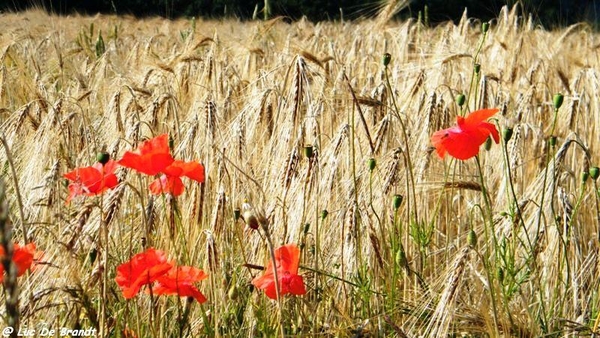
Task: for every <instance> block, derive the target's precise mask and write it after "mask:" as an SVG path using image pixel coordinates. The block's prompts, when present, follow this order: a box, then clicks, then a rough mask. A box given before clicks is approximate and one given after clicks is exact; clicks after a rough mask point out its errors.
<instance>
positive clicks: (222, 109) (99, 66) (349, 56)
mask: <svg viewBox="0 0 600 338" xmlns="http://www.w3.org/2000/svg"><path fill="white" fill-rule="evenodd" d="M517 14H518V12H517V11H516V10H512V11H511V10H509V9H506V8H504V9H503V10H502V11H501V12H500V13H498V18H497V19H496V20H494V21H492V22H491V23H490V29H489V31H488V32H487V33H486V34H485V36H484V34H483V33H482V30H481V22H479V21H478V20H475V19H470V18H467V17H466V16H465V17H463V19H462V20H461V21H460V22H459V23H458V24H453V23H448V24H442V25H439V26H436V27H428V26H426V25H424V24H423V23H420V22H417V21H415V20H412V21H406V22H395V21H389V20H386V21H381V20H367V19H365V20H358V21H355V22H323V23H318V24H316V23H311V22H308V21H305V20H300V21H297V22H294V23H291V24H290V23H286V22H285V20H283V19H281V18H276V19H273V20H271V21H250V22H239V21H236V20H232V19H230V20H222V21H209V20H201V19H197V20H183V19H181V20H175V21H168V20H164V19H159V18H148V19H133V18H128V17H117V16H106V15H97V16H94V17H86V16H65V17H59V16H51V15H48V14H46V13H44V12H42V11H29V12H25V13H19V14H15V13H3V14H0V23H1V26H2V27H3V30H2V32H0V126H1V127H0V137H2V141H3V147H0V148H1V150H0V172H1V180H2V181H3V183H4V190H5V195H4V196H5V197H3V199H4V200H5V202H6V204H5V208H6V207H7V208H8V209H7V210H5V211H6V212H7V213H8V220H7V219H4V220H2V221H1V222H0V223H2V225H3V227H4V228H8V227H12V231H13V239H14V241H15V242H19V243H24V242H25V241H27V242H29V241H33V242H35V244H36V246H37V248H38V250H41V251H43V257H42V258H41V259H40V261H39V262H38V264H37V266H36V267H35V269H34V270H33V271H31V272H29V273H27V274H26V275H24V276H22V277H19V278H18V280H17V282H18V286H19V294H20V296H19V305H18V306H19V308H18V314H19V317H20V325H21V327H25V328H30V329H35V330H37V332H38V333H39V332H40V330H41V328H43V327H49V328H61V327H66V328H71V329H73V328H82V329H87V328H96V329H98V331H97V332H102V333H103V335H105V336H113V337H132V336H134V335H135V336H138V337H177V336H189V337H198V336H217V337H219V336H221V337H228V336H230V337H231V336H233V337H238V336H239V337H255V336H283V335H285V336H315V337H321V336H323V337H384V336H386V337H387V336H389V337H444V336H449V337H456V336H475V337H480V336H491V337H495V336H504V337H540V336H551V337H562V336H590V335H595V334H596V332H600V331H598V330H599V329H598V326H599V325H598V324H599V321H598V317H599V315H600V299H599V292H600V284H599V278H598V264H599V262H598V250H599V242H598V241H599V237H600V231H599V227H600V213H599V204H598V203H599V202H598V201H599V199H600V192H599V190H598V185H597V182H596V180H594V179H593V177H592V178H588V179H587V180H583V179H582V173H583V172H590V171H592V170H590V168H593V167H596V166H598V165H599V164H600V157H599V156H598V150H599V149H598V141H599V137H600V97H599V96H598V95H599V93H600V35H599V34H598V33H597V32H594V31H593V30H592V29H591V28H590V27H589V26H587V25H586V24H583V23H582V24H577V25H574V26H571V27H567V28H564V29H561V30H555V31H546V30H544V29H542V28H540V27H537V26H535V25H534V24H532V21H531V20H527V18H523V17H520V16H519V15H517ZM384 53H390V55H391V62H390V63H389V65H388V66H387V67H386V66H384V64H383V63H382V56H383V55H384ZM475 64H479V65H480V71H479V72H474V68H475V66H474V65H475ZM557 93H562V94H563V95H564V103H563V105H562V106H561V107H560V108H559V109H557V110H556V112H557V115H556V119H555V120H554V116H555V115H554V112H555V109H554V105H553V97H554V95H555V94H557ZM459 94H464V95H466V104H465V105H464V107H463V109H464V110H465V111H474V110H477V109H480V108H498V109H500V112H499V113H497V115H496V116H495V117H494V119H492V121H493V122H494V124H497V126H498V128H499V130H504V129H507V128H510V129H511V130H513V135H512V138H510V140H508V142H504V141H501V143H500V144H493V145H492V147H491V149H490V150H489V151H486V150H484V149H483V147H482V149H481V151H480V154H479V156H478V159H477V161H475V160H466V161H457V160H452V159H451V158H448V157H447V158H445V159H443V160H442V159H440V158H439V157H438V156H437V155H436V152H435V151H433V148H432V146H431V142H430V137H431V134H432V133H433V132H435V131H437V130H440V129H442V128H447V127H449V126H450V125H452V124H454V121H455V117H456V116H457V115H459V114H461V107H460V106H459V105H457V103H456V102H455V97H456V96H457V95H459ZM163 133H168V134H169V135H170V136H171V137H172V139H173V144H174V145H173V154H174V156H175V157H176V158H180V159H183V160H188V161H189V160H197V161H200V162H201V163H202V164H203V165H204V166H205V168H206V181H205V182H204V183H202V184H198V183H195V182H192V181H186V182H184V184H185V185H186V190H185V193H184V194H183V195H181V196H179V197H177V198H173V197H170V196H168V195H162V196H153V195H150V194H149V192H148V189H147V186H148V183H149V178H148V177H144V176H142V175H140V174H137V173H135V172H132V171H129V170H126V169H125V168H120V169H118V170H117V176H118V177H119V181H120V182H121V183H120V184H119V185H118V187H117V188H115V189H114V190H111V191H109V192H107V193H105V194H104V195H102V196H96V197H85V198H77V199H74V200H73V201H72V202H71V203H68V204H67V203H66V202H65V201H66V198H67V195H68V189H67V186H66V184H65V181H66V180H65V178H63V175H64V174H65V173H67V172H69V171H71V170H73V169H74V168H77V167H83V166H89V165H92V164H93V163H94V162H95V161H96V153H98V152H102V151H106V152H108V153H109V154H110V155H111V157H112V158H115V159H118V158H120V157H121V156H122V155H123V153H124V152H125V151H128V150H134V149H135V148H136V147H137V145H138V144H139V143H140V142H142V141H144V140H146V139H149V138H152V137H154V136H157V135H159V134H163ZM552 136H555V137H556V144H555V145H552V144H550V143H549V142H548V140H549V138H551V137H552ZM479 163H480V165H481V167H480V168H478V164H479ZM479 169H481V170H479ZM0 195H2V194H0ZM249 205H251V206H252V208H253V210H254V211H253V212H255V213H256V214H257V215H258V216H259V217H260V218H261V220H262V222H264V224H265V228H266V229H259V230H252V229H251V228H250V227H248V225H246V224H245V222H244V220H243V218H238V217H236V216H237V215H239V212H240V211H244V209H247V208H248V206H249ZM243 207H244V208H243ZM3 210H4V209H3ZM103 226H106V228H107V230H108V245H105V243H103V241H101V238H102V237H101V236H99V234H100V229H101V228H102V227H103ZM5 230H6V229H5ZM263 230H266V231H263ZM267 236H268V237H270V238H271V239H272V241H273V244H274V246H276V247H278V246H281V245H284V244H288V243H295V244H297V245H298V246H299V247H300V248H301V250H302V251H301V252H302V254H301V261H300V274H301V275H302V276H303V278H304V281H305V284H306V289H307V293H306V295H304V296H285V297H282V299H281V301H280V302H276V301H271V300H270V299H268V298H266V297H265V295H264V293H263V292H262V291H260V290H256V289H254V288H253V287H252V286H251V284H250V281H251V280H252V278H254V277H256V276H257V275H260V274H261V270H260V267H261V266H265V265H266V264H267V263H268V261H269V251H268V247H267V241H266V237H267ZM145 247H155V248H157V249H160V250H163V251H165V252H166V253H167V254H168V255H169V257H170V258H171V259H175V260H177V261H178V262H180V263H181V264H186V265H193V266H196V267H199V268H202V269H203V270H204V271H205V272H207V273H208V274H209V278H208V279H207V280H205V281H203V282H201V283H199V284H198V287H199V289H200V290H201V291H202V293H204V295H206V298H207V299H208V301H207V302H206V303H204V304H197V303H191V302H187V301H186V300H185V299H183V298H182V299H180V298H178V297H151V296H149V295H148V294H145V293H140V295H138V296H137V297H135V298H133V299H130V300H126V299H124V298H123V296H122V295H121V293H120V290H119V289H118V287H117V285H116V284H115V282H114V279H115V269H116V267H117V266H118V265H119V264H121V263H123V262H125V261H127V260H129V259H130V258H131V256H132V255H134V254H135V253H138V252H141V251H142V250H143V249H144V248H145ZM103 255H106V260H103V259H100V257H102V256H103ZM103 262H106V263H107V264H106V266H105V264H104V263H103ZM103 280H105V281H108V282H107V285H106V287H107V289H108V292H107V293H106V297H101V295H102V289H101V284H103ZM1 297H2V301H1V303H0V304H2V307H1V308H0V316H1V317H2V322H4V323H7V322H8V320H9V317H11V316H14V314H11V313H10V311H9V310H7V307H5V306H4V304H5V302H6V297H7V295H6V293H5V292H4V293H3V295H2V296H1ZM101 311H105V314H104V317H105V318H101V317H102V316H103V315H102V314H101ZM183 312H186V313H185V316H183V315H182V313H183ZM57 336H58V335H57Z"/></svg>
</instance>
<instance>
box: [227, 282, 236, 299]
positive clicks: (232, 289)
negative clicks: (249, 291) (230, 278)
mask: <svg viewBox="0 0 600 338" xmlns="http://www.w3.org/2000/svg"><path fill="white" fill-rule="evenodd" d="M238 295H239V292H238V289H237V286H236V285H235V284H232V285H231V287H230V288H229V291H228V292H227V297H229V299H231V300H236V299H237V298H238Z"/></svg>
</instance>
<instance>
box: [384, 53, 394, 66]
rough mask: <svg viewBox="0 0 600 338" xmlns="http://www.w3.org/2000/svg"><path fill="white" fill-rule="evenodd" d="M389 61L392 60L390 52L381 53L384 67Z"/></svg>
mask: <svg viewBox="0 0 600 338" xmlns="http://www.w3.org/2000/svg"><path fill="white" fill-rule="evenodd" d="M391 61H392V54H390V53H385V54H383V65H384V66H385V67H387V66H388V65H389V64H390V62H391Z"/></svg>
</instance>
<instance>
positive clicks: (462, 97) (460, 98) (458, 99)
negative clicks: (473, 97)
mask: <svg viewBox="0 0 600 338" xmlns="http://www.w3.org/2000/svg"><path fill="white" fill-rule="evenodd" d="M465 100H466V97H465V94H458V95H456V104H457V105H458V106H459V107H462V106H463V105H464V104H465Z"/></svg>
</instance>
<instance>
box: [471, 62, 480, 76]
mask: <svg viewBox="0 0 600 338" xmlns="http://www.w3.org/2000/svg"><path fill="white" fill-rule="evenodd" d="M473 70H475V74H479V71H480V70H481V65H480V64H479V63H476V64H475V65H474V66H473Z"/></svg>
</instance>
